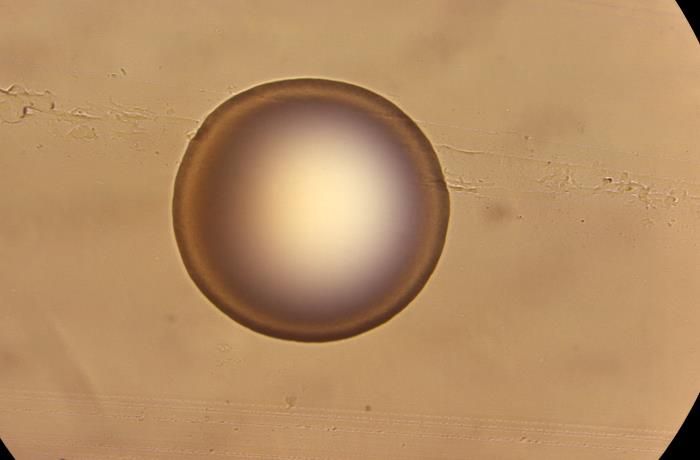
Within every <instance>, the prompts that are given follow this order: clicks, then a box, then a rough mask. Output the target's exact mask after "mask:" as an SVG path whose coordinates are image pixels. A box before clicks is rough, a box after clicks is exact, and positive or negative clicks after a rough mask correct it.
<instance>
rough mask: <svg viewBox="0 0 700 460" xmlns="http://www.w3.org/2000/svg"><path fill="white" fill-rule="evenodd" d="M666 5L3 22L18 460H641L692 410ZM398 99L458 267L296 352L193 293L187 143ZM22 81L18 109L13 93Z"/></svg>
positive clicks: (299, 5) (270, 7)
mask: <svg viewBox="0 0 700 460" xmlns="http://www.w3.org/2000/svg"><path fill="white" fill-rule="evenodd" d="M698 51H699V50H698V43H697V41H696V39H695V38H694V36H693V33H692V31H691V29H690V27H689V26H688V24H687V22H686V21H685V19H684V18H683V16H682V14H681V12H680V11H679V10H678V8H677V6H676V5H675V3H674V2H673V1H671V0H663V1H662V0H647V1H633V0H575V1H573V0H561V1H554V0H517V1H516V0H511V1H501V0H499V1H493V0H485V1H480V2H468V1H462V2H459V1H456V2H444V1H439V2H438V1H429V2H428V1H426V2H407V1H397V2H388V1H377V0H372V1H366V2H347V1H343V2H327V1H324V2H320V1H319V2H291V1H290V2H280V1H277V2H254V1H249V2H228V1H221V2H214V1H178V2H153V1H143V2H136V1H131V2H107V1H101V2H74V1H70V2H68V1H60V2H59V1H56V2H53V1H46V2H31V1H22V2H9V1H1V0H0V87H2V88H5V89H6V91H3V92H2V93H0V140H1V141H2V142H1V147H0V149H1V150H0V216H2V217H1V218H0V436H2V439H3V440H4V441H5V442H6V444H7V445H8V447H9V448H10V450H11V451H12V452H13V453H15V455H16V456H17V458H19V459H58V458H65V459H66V460H74V459H102V458H105V459H126V458H135V459H146V458H155V459H189V458H244V459H268V458H269V459H278V460H282V459H298V460H301V459H304V460H311V459H329V458H337V459H363V460H364V459H367V460H369V459H387V458H391V459H399V458H401V459H499V460H502V459H522V458H537V459H560V458H572V459H619V458H625V459H626V458H629V459H653V458H658V456H659V454H660V452H662V451H663V449H664V448H665V446H666V445H667V443H668V442H669V440H670V439H671V438H672V436H673V434H674V433H675V431H676V430H677V429H678V427H679V426H680V424H681V422H682V421H683V419H684V417H685V415H686V413H687V411H688V409H689V408H690V406H691V404H692V402H693V400H694V399H695V397H696V396H697V392H698V388H699V385H698V383H699V382H700V356H699V355H698V342H699V341H698V338H697V336H696V332H697V330H698V329H699V328H700V310H698V308H697V306H698V298H700V283H698V282H697V281H698V276H699V275H700V251H699V249H698V225H699V224H700V158H699V157H698V146H699V145H700V134H699V133H700V130H698V128H699V122H700V113H699V108H700V104H699V103H700V86H698V81H700V53H699V52H698ZM296 76H320V77H328V78H334V79H340V80H345V81H349V82H352V83H356V84H360V85H363V86H366V87H367V88H369V89H372V90H374V91H377V92H379V93H380V94H383V95H385V96H386V97H388V98H389V99H391V100H392V101H394V102H396V103H397V104H398V105H399V106H401V107H402V108H403V109H404V110H405V111H406V112H407V113H408V114H409V115H410V116H412V117H414V119H416V120H417V122H418V123H419V124H420V126H421V127H422V128H423V129H424V130H425V132H426V134H427V135H428V136H429V138H430V139H431V140H432V141H433V143H434V145H435V147H436V150H437V151H438V154H439V157H440V160H441V162H442V164H443V166H444V167H445V172H446V175H447V179H448V181H449V184H450V190H451V200H452V216H451V221H450V227H449V232H448V236H447V244H446V247H445V250H444V253H443V256H442V258H441V260H440V262H439V264H438V267H437V269H436V271H435V273H434V274H433V277H432V279H431V280H430V282H429V283H428V284H427V286H426V288H425V289H424V290H423V291H422V292H421V294H420V295H419V297H418V298H417V299H416V300H415V301H414V302H413V303H412V304H411V305H410V306H409V307H408V308H407V309H406V310H405V311H404V312H402V313H401V314H400V315H399V316H398V317H396V318H394V319H393V320H392V321H390V322H389V323H387V324H386V325H384V326H381V327H380V328H378V329H375V330H373V331H371V332H369V333H366V334H364V335H361V336H359V337H356V338H353V339H350V340H345V341H340V342H336V343H328V344H323V345H319V344H296V343H289V342H284V341H280V340H275V339H271V338H267V337H265V336H262V335H259V334H256V333H253V332H250V331H248V330H247V329H244V328H242V327H240V326H238V325H237V324H235V323H233V322H232V321H231V320H229V319H228V318H226V317H225V316H224V315H223V314H221V313H220V312H219V311H218V310H216V309H215V308H214V307H212V306H211V305H210V304H209V303H208V302H207V301H206V300H205V299H204V297H203V296H202V295H201V294H200V293H199V292H198V291H197V289H196V288H195V286H194V284H193V283H192V282H191V281H190V279H189V278H188V277H187V275H186V273H185V270H184V268H183V266H182V263H181V261H180V258H179V254H178V252H177V249H176V247H175V244H174V239H173V234H172V229H171V216H170V200H171V196H172V184H173V180H174V175H175V172H176V169H177V166H178V161H179V159H180V157H181V155H182V154H183V152H184V149H185V146H186V144H187V141H188V137H190V136H191V135H192V134H193V132H194V130H196V128H197V126H198V125H199V123H200V122H201V121H202V120H203V118H204V117H205V116H206V115H207V113H208V112H209V111H211V110H212V109H213V108H214V107H215V106H216V105H217V104H219V103H220V102H222V101H223V100H225V99H226V98H227V97H229V96H230V95H232V94H233V93H235V92H236V91H239V90H241V89H244V88H247V87H249V86H251V85H254V84H256V83H259V82H262V81H268V80H272V79H279V78H287V77H296ZM13 85H16V86H13Z"/></svg>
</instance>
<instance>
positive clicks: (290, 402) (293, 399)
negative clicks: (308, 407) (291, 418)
mask: <svg viewBox="0 0 700 460" xmlns="http://www.w3.org/2000/svg"><path fill="white" fill-rule="evenodd" d="M284 402H285V403H287V409H291V408H293V407H294V406H295V405H296V403H297V397H296V396H287V397H285V398H284Z"/></svg>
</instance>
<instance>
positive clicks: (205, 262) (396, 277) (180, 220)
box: [173, 79, 450, 342]
mask: <svg viewBox="0 0 700 460" xmlns="http://www.w3.org/2000/svg"><path fill="white" fill-rule="evenodd" d="M449 209H450V206H449V194H448V191H447V187H446V184H445V180H444V177H443V174H442V170H441V168H440V164H439V162H438V159H437V156H436V155H435V152H434V150H433V148H432V146H431V144H430V142H429V141H428V139H427V138H426V137H425V135H424V134H423V133H422V132H421V130H420V129H419V128H418V126H417V125H416V124H415V123H414V122H413V121H412V120H411V119H410V118H409V117H408V116H407V115H406V114H404V113H403V112H402V111H401V110H400V109H399V108H398V107H396V106H395V105H394V104H392V103H391V102H389V101H388V100H386V99H385V98H383V97H381V96H379V95H377V94H375V93H373V92H371V91H368V90H366V89H364V88H361V87H358V86H355V85H351V84H348V83H342V82H337V81H331V80H322V79H292V80H282V81H276V82H272V83H266V84H262V85H259V86H256V87H253V88H251V89H248V90H246V91H244V92H242V93H239V94H237V95H235V96H233V97H232V98H231V99H229V100H228V101H226V102H224V103H223V104H222V105H220V106H219V107H218V108H216V109H215V110H214V111H213V112H212V113H211V114H210V115H209V116H208V117H207V119H206V120H205V121H204V123H203V124H202V126H201V127H200V128H199V130H198V132H197V134H196V135H195V137H194V138H193V139H192V140H191V142H190V144H189V146H188V148H187V151H186V153H185V156H184V158H183V161H182V163H181V165H180V169H179V171H178V174H177V178H176V181H175V195H174V200H173V221H174V222H173V223H174V229H175V237H176V240H177V244H178V247H179V249H180V253H181V255H182V258H183V261H184V264H185V267H186V268H187V271H188V272H189V274H190V276H191V277H192V279H193V280H194V282H195V283H196V285H197V286H198V287H199V289H200V290H201V291H202V292H203V293H204V295H205V296H206V297H207V298H209V300H211V302H212V303H214V305H216V306H217V307H218V308H219V309H220V310H221V311H222V312H224V313H225V314H226V315H228V316H230V317H231V318H233V319H234V320H236V321H237V322H239V323H241V324H243V325H245V326H247V327H249V328H251V329H253V330H256V331H259V332H262V333H264V334H267V335H270V336H274V337H278V338H283V339H290V340H297V341H305V342H318V341H328V340H336V339H341V338H346V337H350V336H353V335H356V334H359V333H362V332H364V331H367V330H369V329H371V328H373V327H376V326H378V325H380V324H382V323H384V322H385V321H387V320H388V319H389V318H391V317H392V316H394V315H396V314H397V313H398V312H399V311H401V310H402V309H403V308H404V307H405V306H406V305H407V304H408V303H409V302H410V301H411V300H413V299H414V298H415V296H416V295H417V294H418V293H419V291H420V290H421V289H422V288H423V286H424V285H425V283H426V281H427V280H428V278H429V277H430V275H431V273H432V272H433V270H434V268H435V266H436V264H437V261H438V259H439V257H440V253H441V252H442V248H443V246H444V242H445V235H446V231H447V224H448V219H449Z"/></svg>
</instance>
